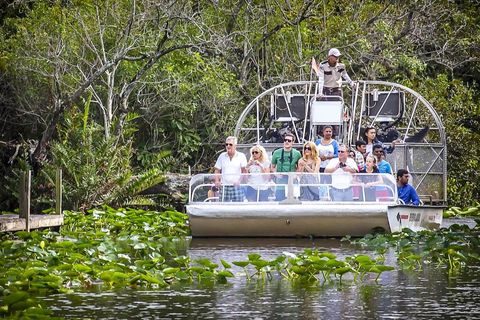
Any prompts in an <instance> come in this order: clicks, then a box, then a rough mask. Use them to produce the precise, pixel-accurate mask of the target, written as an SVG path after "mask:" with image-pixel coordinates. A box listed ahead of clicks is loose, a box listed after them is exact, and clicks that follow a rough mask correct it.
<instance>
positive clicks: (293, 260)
mask: <svg viewBox="0 0 480 320" xmlns="http://www.w3.org/2000/svg"><path fill="white" fill-rule="evenodd" d="M382 262H383V259H382V258H379V259H372V258H370V257H369V256H366V255H356V256H347V257H345V259H344V260H339V259H337V257H336V256H335V255H334V254H333V253H330V252H320V251H318V250H315V249H305V250H304V251H303V252H302V253H300V254H293V253H290V252H284V253H283V254H282V255H280V256H278V257H276V258H275V259H273V260H270V261H269V260H265V259H262V257H261V256H260V255H259V254H255V253H254V254H249V255H248V260H245V261H234V262H233V264H234V265H236V266H239V267H242V268H243V269H244V271H245V274H246V277H247V279H251V278H253V277H258V278H260V279H262V280H265V279H271V278H272V271H277V272H278V274H280V275H281V276H282V277H284V278H286V279H288V280H291V281H301V282H309V283H313V282H321V283H322V285H323V284H325V283H327V282H328V283H331V282H333V281H334V279H336V278H338V280H339V283H340V284H341V283H342V278H343V276H344V275H346V274H349V273H350V274H352V275H353V279H354V281H358V280H364V278H365V275H366V274H367V273H375V274H377V276H376V278H375V281H377V280H378V278H379V277H380V275H381V274H382V273H383V272H385V271H389V270H393V269H394V268H393V267H391V266H386V265H383V263H382ZM249 265H250V266H252V268H253V269H254V270H255V271H254V272H253V273H252V274H250V273H249V269H248V266H249Z"/></svg>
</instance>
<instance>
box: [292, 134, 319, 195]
mask: <svg viewBox="0 0 480 320" xmlns="http://www.w3.org/2000/svg"><path fill="white" fill-rule="evenodd" d="M319 170H320V158H319V157H318V153H317V146H315V143H313V142H311V141H307V142H306V143H305V144H304V145H303V157H302V158H301V159H300V160H298V166H297V172H303V173H304V174H303V175H302V176H301V178H300V183H301V184H302V185H304V186H302V187H301V188H300V199H301V200H318V199H319V192H318V191H319V190H318V185H317V184H318V175H314V173H318V172H319ZM309 184H313V185H309Z"/></svg>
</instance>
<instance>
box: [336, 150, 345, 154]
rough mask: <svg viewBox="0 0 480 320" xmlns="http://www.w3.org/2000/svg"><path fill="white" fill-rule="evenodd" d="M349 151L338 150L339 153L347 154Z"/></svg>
mask: <svg viewBox="0 0 480 320" xmlns="http://www.w3.org/2000/svg"><path fill="white" fill-rule="evenodd" d="M345 152H347V151H342V150H338V153H345Z"/></svg>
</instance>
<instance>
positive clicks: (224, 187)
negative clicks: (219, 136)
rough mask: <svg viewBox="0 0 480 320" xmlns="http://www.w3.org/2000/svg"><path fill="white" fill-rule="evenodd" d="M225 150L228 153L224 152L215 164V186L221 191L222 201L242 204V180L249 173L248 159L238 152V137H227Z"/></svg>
mask: <svg viewBox="0 0 480 320" xmlns="http://www.w3.org/2000/svg"><path fill="white" fill-rule="evenodd" d="M225 148H226V150H227V151H225V152H222V153H221V154H220V156H219V157H218V159H217V162H216V163H215V186H216V187H217V188H218V189H219V190H220V195H219V198H220V201H222V202H230V201H231V202H240V201H243V198H244V194H243V188H242V187H240V182H241V181H240V180H241V179H242V173H246V172H247V171H246V169H245V167H246V166H247V158H246V157H245V154H243V153H242V152H240V151H237V138H236V137H233V136H230V137H227V139H225ZM220 174H221V176H220Z"/></svg>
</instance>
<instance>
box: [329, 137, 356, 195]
mask: <svg viewBox="0 0 480 320" xmlns="http://www.w3.org/2000/svg"><path fill="white" fill-rule="evenodd" d="M325 172H326V173H331V174H332V188H331V190H330V196H331V197H332V200H333V201H353V191H352V186H351V184H352V180H353V176H352V173H357V172H358V167H357V164H356V163H355V160H353V159H352V158H349V157H348V149H347V146H346V145H344V144H341V145H339V146H338V158H333V159H331V160H330V162H329V163H328V165H327V167H326V168H325Z"/></svg>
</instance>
